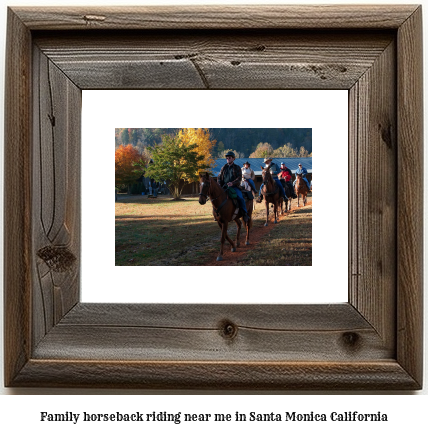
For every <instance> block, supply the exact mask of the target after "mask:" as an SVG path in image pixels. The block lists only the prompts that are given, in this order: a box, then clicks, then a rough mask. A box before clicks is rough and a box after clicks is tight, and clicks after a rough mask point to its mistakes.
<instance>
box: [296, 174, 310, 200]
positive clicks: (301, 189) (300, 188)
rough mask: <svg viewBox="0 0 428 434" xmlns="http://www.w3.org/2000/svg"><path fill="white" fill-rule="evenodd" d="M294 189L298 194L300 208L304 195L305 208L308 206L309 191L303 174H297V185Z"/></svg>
mask: <svg viewBox="0 0 428 434" xmlns="http://www.w3.org/2000/svg"><path fill="white" fill-rule="evenodd" d="M294 188H295V190H296V194H297V206H300V195H302V199H303V206H306V196H307V194H308V193H309V189H308V186H307V184H306V182H305V180H304V179H303V177H302V174H301V173H296V184H295V185H294Z"/></svg>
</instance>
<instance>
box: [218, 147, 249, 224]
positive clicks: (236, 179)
mask: <svg viewBox="0 0 428 434" xmlns="http://www.w3.org/2000/svg"><path fill="white" fill-rule="evenodd" d="M225 157H226V161H227V163H226V164H225V165H224V166H223V167H222V168H221V170H220V174H219V175H218V178H217V182H218V184H219V185H220V186H221V187H222V188H224V186H226V185H227V186H228V187H231V188H233V189H234V190H235V192H236V195H237V200H238V204H239V208H240V209H241V211H242V214H243V219H244V222H248V221H249V219H250V218H249V217H248V214H247V207H246V205H245V200H244V198H243V196H242V191H241V189H240V188H239V185H240V183H241V178H242V171H241V168H240V167H239V166H238V165H237V164H235V163H234V161H235V154H234V153H233V152H232V151H229V152H228V153H227V154H226V155H225Z"/></svg>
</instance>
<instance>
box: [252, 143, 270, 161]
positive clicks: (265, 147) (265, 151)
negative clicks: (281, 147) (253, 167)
mask: <svg viewBox="0 0 428 434" xmlns="http://www.w3.org/2000/svg"><path fill="white" fill-rule="evenodd" d="M272 154H273V148H272V145H271V144H269V143H267V142H265V143H263V142H260V143H259V144H258V145H257V147H256V149H255V151H254V152H253V153H252V154H251V155H250V158H267V157H272Z"/></svg>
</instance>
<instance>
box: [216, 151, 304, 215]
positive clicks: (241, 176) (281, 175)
mask: <svg viewBox="0 0 428 434" xmlns="http://www.w3.org/2000/svg"><path fill="white" fill-rule="evenodd" d="M225 157H226V164H225V165H224V166H223V167H222V168H221V170H220V174H219V176H218V178H217V182H218V183H219V184H220V186H221V187H223V188H225V187H226V186H228V187H231V188H233V189H234V190H235V192H236V196H237V200H238V205H239V208H240V209H241V211H242V214H243V219H244V221H245V222H248V220H249V217H248V214H247V208H246V206H245V200H244V197H243V196H242V191H241V189H240V187H244V188H246V189H248V187H247V186H249V188H250V189H251V190H252V191H254V195H255V194H256V185H255V184H254V180H255V178H256V176H255V174H254V170H253V169H251V165H250V163H249V162H248V161H246V162H245V163H244V165H243V167H242V168H241V167H239V166H238V165H237V164H235V154H234V152H232V151H229V152H228V153H227V154H226V155H225ZM264 163H265V169H269V172H270V173H271V175H272V178H273V180H274V182H275V183H276V185H277V186H278V188H279V191H280V192H281V195H282V197H283V198H284V200H288V197H287V195H286V194H285V190H284V186H283V185H282V183H281V180H283V181H284V183H285V184H289V186H290V191H292V197H293V199H295V198H296V197H297V196H296V193H295V192H294V184H295V183H296V180H295V181H294V182H293V183H291V170H290V169H289V168H288V167H286V165H285V163H281V167H280V168H278V165H277V164H276V163H274V162H273V161H272V158H271V157H268V158H265V159H264ZM307 173H308V172H307V170H306V169H305V168H304V167H303V166H302V164H301V163H299V168H298V169H297V170H296V174H301V175H302V178H303V180H304V181H305V182H306V185H307V186H308V190H310V184H309V181H308V180H307V179H306V175H307ZM263 186H264V184H262V185H261V186H260V189H259V197H258V198H257V200H256V202H257V203H261V201H262V200H263V194H262V188H263Z"/></svg>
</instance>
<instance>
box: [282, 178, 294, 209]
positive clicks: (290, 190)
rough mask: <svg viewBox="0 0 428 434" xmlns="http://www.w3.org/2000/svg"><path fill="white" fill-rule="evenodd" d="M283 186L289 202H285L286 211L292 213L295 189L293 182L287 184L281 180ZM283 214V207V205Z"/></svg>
mask: <svg viewBox="0 0 428 434" xmlns="http://www.w3.org/2000/svg"><path fill="white" fill-rule="evenodd" d="M280 182H281V184H282V186H283V187H284V191H285V195H286V196H287V198H288V199H287V200H285V211H291V200H292V199H293V193H294V187H293V184H292V183H291V182H285V181H284V180H283V179H280ZM281 214H283V211H282V205H281Z"/></svg>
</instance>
